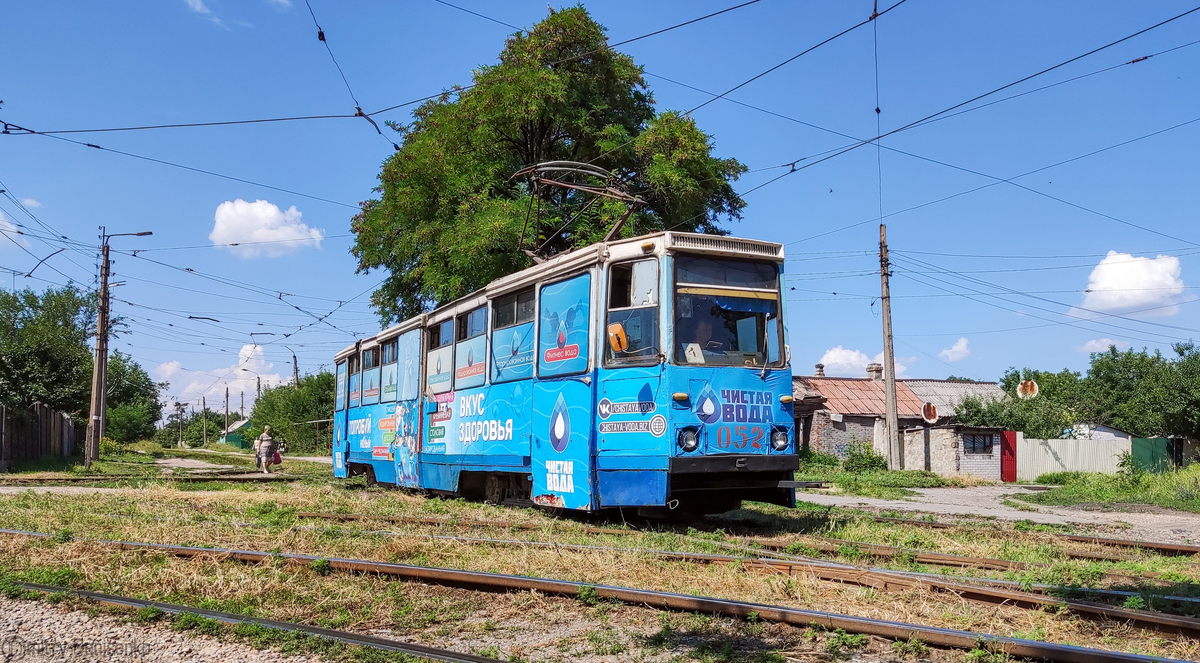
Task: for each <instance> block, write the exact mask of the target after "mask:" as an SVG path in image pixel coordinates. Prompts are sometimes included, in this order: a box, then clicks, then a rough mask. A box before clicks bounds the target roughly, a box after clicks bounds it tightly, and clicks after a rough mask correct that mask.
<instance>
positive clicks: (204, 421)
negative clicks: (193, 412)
mask: <svg viewBox="0 0 1200 663" xmlns="http://www.w3.org/2000/svg"><path fill="white" fill-rule="evenodd" d="M200 430H201V435H203V436H204V446H206V447H207V446H208V401H206V400H205V398H204V397H203V396H201V397H200Z"/></svg>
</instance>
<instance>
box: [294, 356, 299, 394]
mask: <svg viewBox="0 0 1200 663" xmlns="http://www.w3.org/2000/svg"><path fill="white" fill-rule="evenodd" d="M292 384H294V385H296V386H297V387H299V386H300V362H299V361H298V360H297V359H296V355H295V354H293V355H292Z"/></svg>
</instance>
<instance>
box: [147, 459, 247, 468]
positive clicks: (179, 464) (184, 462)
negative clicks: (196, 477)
mask: <svg viewBox="0 0 1200 663" xmlns="http://www.w3.org/2000/svg"><path fill="white" fill-rule="evenodd" d="M154 464H155V465H158V466H159V467H162V468H164V469H166V468H179V469H185V470H227V469H229V468H231V467H236V466H235V465H217V464H216V463H210V462H208V461H205V460H195V459H193V458H159V459H157V460H155V461H154Z"/></svg>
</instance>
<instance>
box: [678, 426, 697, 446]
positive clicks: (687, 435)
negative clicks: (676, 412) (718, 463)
mask: <svg viewBox="0 0 1200 663" xmlns="http://www.w3.org/2000/svg"><path fill="white" fill-rule="evenodd" d="M698 446H700V436H699V435H697V434H696V429H695V428H685V429H683V430H681V431H679V448H680V449H683V450H684V451H695V450H696V447H698Z"/></svg>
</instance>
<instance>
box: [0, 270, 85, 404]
mask: <svg viewBox="0 0 1200 663" xmlns="http://www.w3.org/2000/svg"><path fill="white" fill-rule="evenodd" d="M95 320H96V297H95V295H94V294H90V293H84V292H83V291H81V290H79V289H78V288H76V287H75V286H72V285H68V286H66V287H64V288H47V289H46V290H45V291H44V292H42V293H41V294H38V293H37V292H34V291H33V290H31V289H29V288H26V289H25V290H21V291H19V292H0V402H3V404H4V405H7V406H9V407H17V408H22V409H28V408H29V407H30V406H32V405H33V404H34V403H43V404H45V405H48V406H49V407H51V408H53V409H55V410H58V411H59V412H64V413H67V414H70V415H73V416H74V417H75V418H76V419H78V420H79V421H84V420H86V415H87V410H88V399H89V395H90V394H91V388H92V353H91V351H90V350H89V349H88V338H89V337H90V336H91V335H92V333H93V331H94V328H95Z"/></svg>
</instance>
